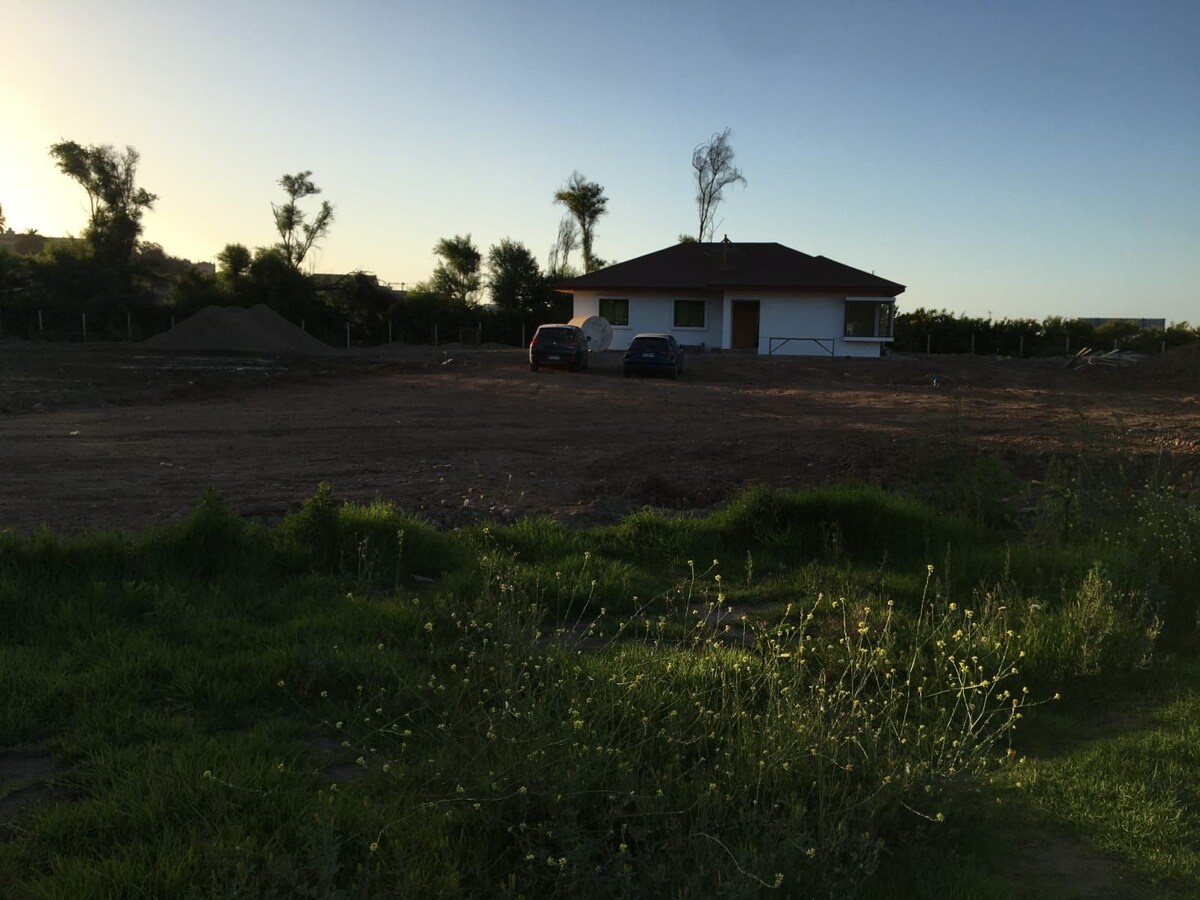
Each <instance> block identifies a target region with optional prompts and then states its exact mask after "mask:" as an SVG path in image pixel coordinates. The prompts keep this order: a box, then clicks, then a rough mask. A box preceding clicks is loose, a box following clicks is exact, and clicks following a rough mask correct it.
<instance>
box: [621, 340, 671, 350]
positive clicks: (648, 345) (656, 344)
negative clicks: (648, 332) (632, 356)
mask: <svg viewBox="0 0 1200 900" xmlns="http://www.w3.org/2000/svg"><path fill="white" fill-rule="evenodd" d="M629 349H630V350H653V351H654V352H655V353H670V352H671V345H670V344H669V343H668V342H667V339H666V338H661V337H639V338H634V339H633V342H632V343H631V344H630V345H629Z"/></svg>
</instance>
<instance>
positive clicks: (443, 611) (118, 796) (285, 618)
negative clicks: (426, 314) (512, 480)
mask: <svg viewBox="0 0 1200 900" xmlns="http://www.w3.org/2000/svg"><path fill="white" fill-rule="evenodd" d="M989 477H991V476H990V475H989ZM1193 509H1194V507H1193V506H1191V505H1190V500H1188V499H1187V497H1186V496H1181V495H1180V494H1178V493H1176V494H1168V493H1165V492H1162V491H1158V490H1155V491H1149V490H1147V491H1144V492H1143V493H1142V494H1141V495H1140V496H1137V497H1133V498H1131V499H1130V500H1129V501H1128V502H1127V503H1125V504H1124V505H1122V506H1120V507H1119V508H1118V509H1117V510H1116V511H1115V512H1114V514H1113V515H1112V516H1110V517H1109V518H1108V519H1105V520H1104V521H1102V522H1097V523H1096V524H1094V525H1093V527H1092V531H1091V533H1085V532H1083V531H1082V530H1081V529H1078V530H1076V531H1075V533H1074V534H1073V535H1072V536H1071V537H1070V539H1069V540H1068V541H1067V542H1066V543H1065V544H1064V543H1063V542H1062V541H1055V540H1053V539H1049V538H1047V537H1046V529H1045V528H1043V529H1042V530H1040V531H1039V527H1040V524H1041V523H1042V522H1044V519H1040V520H1038V522H1035V523H1033V527H1032V529H1031V534H1033V535H1034V537H1035V539H1032V540H1024V539H1022V538H1021V537H1020V535H1018V534H1014V533H1013V532H1012V530H1011V529H1009V530H1006V531H1004V532H996V531H993V530H990V529H989V527H988V525H987V524H986V523H985V522H983V521H982V520H977V521H974V522H973V521H970V520H969V519H963V518H955V517H953V516H948V515H945V514H943V513H940V512H938V511H937V510H935V509H934V508H932V507H930V506H928V505H926V504H924V503H922V502H920V501H917V500H913V499H907V498H901V497H898V496H895V495H889V494H886V493H884V492H881V491H879V490H877V489H871V488H866V487H861V486H848V487H831V488H827V489H823V490H820V491H814V492H810V493H805V494H785V493H778V492H771V491H767V490H764V489H756V490H753V491H750V492H748V493H747V494H746V495H744V496H742V497H741V498H739V499H738V500H736V501H735V502H733V503H731V504H730V505H728V506H727V507H725V508H723V509H721V510H720V511H718V512H715V513H713V514H711V515H709V516H707V517H703V518H693V517H685V516H667V515H660V514H654V513H649V512H643V513H639V514H636V515H634V516H632V517H630V518H629V519H627V520H626V521H624V522H622V523H620V524H618V525H614V526H610V527H607V528H600V529H596V530H594V531H591V532H574V531H570V530H568V529H566V528H564V527H563V526H561V525H559V524H557V523H554V522H551V521H548V520H529V521H523V522H519V523H517V524H514V525H512V526H507V527H489V528H478V529H475V530H470V531H467V532H463V533H458V534H443V533H440V532H437V531H436V530H434V529H432V528H430V527H429V526H428V525H426V524H424V523H422V522H420V521H418V520H415V519H413V518H411V517H408V516H405V515H403V514H401V513H399V512H398V511H397V510H395V509H394V508H392V507H390V506H388V505H386V504H382V503H376V504H372V505H368V506H357V505H343V504H340V503H338V502H337V501H336V499H335V498H334V497H333V495H332V492H331V491H329V490H328V489H327V488H322V490H321V491H319V492H318V494H317V495H316V496H315V497H313V498H312V499H311V500H310V501H308V502H307V503H306V504H305V505H304V506H303V508H302V509H300V510H298V511H297V512H296V513H294V514H293V515H291V516H289V517H287V518H286V519H285V520H284V521H283V522H282V523H281V524H280V525H279V526H277V527H275V528H265V527H263V526H260V525H257V524H255V523H251V522H246V521H244V520H242V519H240V518H239V517H238V516H236V515H235V514H234V513H233V512H231V511H230V510H228V509H227V508H226V507H225V506H224V505H223V504H222V503H221V502H220V500H219V498H216V497H215V496H211V495H210V496H206V497H205V498H204V499H203V500H202V501H201V502H200V504H199V505H198V506H197V509H196V510H195V512H194V513H193V514H192V515H191V516H190V517H189V518H188V519H187V520H186V521H184V522H182V523H180V524H178V525H174V526H166V527H161V528H156V529H152V530H149V531H146V532H144V533H141V534H116V533H112V534H93V535H85V536H81V537H72V538H67V537H60V536H57V535H53V534H50V533H46V532H40V533H37V534H34V535H30V536H22V535H17V534H13V533H0V759H2V758H3V754H4V753H5V751H6V749H7V752H8V753H9V755H10V756H11V755H12V754H20V753H28V752H32V751H36V752H39V753H41V752H48V753H50V754H51V755H52V756H53V757H54V760H55V765H56V772H55V774H54V775H53V776H52V781H53V786H54V796H55V798H56V802H49V803H43V804H41V805H38V806H35V807H33V808H32V809H27V810H26V811H25V812H23V813H21V814H19V815H18V817H17V819H16V820H15V821H14V822H13V823H12V824H11V825H9V826H7V827H5V826H3V825H0V828H3V829H4V834H3V837H4V840H0V885H4V887H5V890H6V891H7V893H6V894H5V896H6V897H7V896H11V897H13V898H27V897H28V898H33V897H76V896H87V897H128V896H180V897H208V896H213V897H216V896H219V897H275V896H277V897H295V896H313V897H375V896H410V895H411V896H459V895H467V896H514V897H515V896H531V897H533V896H559V895H561V896H640V895H649V896H659V895H662V896H680V897H692V896H694V897H707V896H714V895H719V896H730V897H738V896H748V897H749V896H760V895H767V894H771V893H776V894H778V895H781V896H809V895H811V896H829V895H831V894H833V895H837V896H864V897H886V896H897V895H905V896H930V897H932V896H956V897H957V896H963V897H967V896H977V897H1010V896H1034V895H1035V894H1036V895H1038V896H1039V897H1049V898H1053V897H1069V896H1072V893H1071V892H1072V890H1073V886H1072V884H1071V883H1069V879H1068V880H1067V881H1063V879H1061V878H1058V877H1056V876H1055V875H1054V872H1053V871H1052V869H1051V868H1049V867H1048V865H1047V864H1046V861H1045V860H1044V859H1043V860H1040V861H1039V859H1038V858H1036V853H1035V855H1034V857H1030V855H1029V854H1030V853H1031V852H1034V851H1035V850H1036V847H1034V848H1032V849H1031V843H1039V842H1040V843H1046V842H1050V843H1051V844H1054V842H1059V845H1061V846H1059V852H1061V853H1067V851H1070V852H1069V853H1067V855H1070V854H1074V856H1075V857H1078V858H1079V859H1080V860H1082V862H1083V863H1086V862H1087V861H1088V859H1089V857H1088V856H1087V854H1096V855H1097V857H1096V858H1098V859H1101V860H1103V862H1104V865H1105V866H1106V867H1107V868H1105V872H1106V873H1107V874H1106V876H1105V877H1108V878H1110V880H1113V882H1114V883H1118V882H1119V884H1120V886H1121V887H1122V890H1125V889H1126V888H1128V890H1127V891H1126V893H1127V894H1128V895H1130V896H1146V897H1175V896H1187V895H1189V892H1192V893H1195V892H1194V885H1195V884H1196V878H1197V874H1198V873H1197V851H1198V850H1200V833H1198V829H1197V818H1196V809H1197V806H1196V800H1197V797H1196V789H1195V787H1194V785H1196V784H1200V772H1197V771H1196V768H1197V763H1198V760H1200V754H1198V752H1197V751H1196V749H1195V748H1196V747H1197V746H1200V745H1198V744H1197V741H1196V739H1197V738H1198V737H1200V702H1198V701H1197V695H1196V693H1195V687H1196V684H1197V675H1198V674H1200V671H1198V670H1197V668H1196V664H1195V663H1194V661H1192V660H1191V659H1190V658H1188V657H1173V658H1160V659H1159V660H1158V661H1157V662H1154V663H1153V664H1151V665H1150V666H1149V667H1148V668H1146V667H1145V666H1144V664H1145V663H1146V661H1147V660H1148V659H1150V653H1151V651H1152V649H1153V646H1154V635H1155V618H1154V617H1155V615H1156V614H1159V613H1162V612H1163V611H1164V610H1168V609H1169V610H1173V611H1175V613H1178V612H1179V611H1180V610H1183V609H1186V608H1187V604H1188V602H1191V603H1192V604H1193V608H1194V596H1192V597H1191V599H1190V601H1189V599H1188V597H1187V596H1185V595H1184V593H1183V590H1184V586H1185V585H1186V584H1187V581H1186V579H1184V578H1183V576H1182V574H1181V573H1179V572H1177V571H1175V570H1173V569H1172V568H1171V565H1170V563H1169V561H1168V560H1167V559H1166V557H1165V555H1164V554H1163V553H1156V552H1148V551H1147V549H1146V548H1147V545H1148V542H1149V541H1151V539H1152V537H1153V536H1155V535H1159V536H1161V535H1163V534H1166V535H1167V536H1168V537H1170V539H1171V541H1173V542H1174V543H1172V544H1171V546H1172V547H1173V548H1175V549H1174V552H1190V549H1191V548H1194V547H1196V546H1200V542H1197V534H1198V530H1197V528H1196V522H1197V519H1196V517H1195V516H1194V515H1193ZM1055 514H1056V513H1055V511H1054V509H1051V510H1050V511H1049V512H1048V513H1046V516H1049V517H1051V518H1053V516H1054V515H1055ZM1005 527H1006V528H1008V526H1007V525H1005ZM1050 531H1053V529H1052V528H1051V529H1050ZM1180 548H1182V549H1180ZM931 568H932V571H931ZM413 576H421V580H417V579H414V577H413ZM425 579H433V581H428V580H425ZM1022 653H1024V655H1023V656H1022V655H1021V654H1022ZM1013 669H1016V671H1011V670H1013ZM1131 673H1132V674H1131ZM1024 688H1028V689H1029V691H1030V693H1029V694H1025V693H1023V689H1024ZM1006 691H1007V692H1009V693H1008V694H1005V693H1004V692H1006ZM1056 691H1062V692H1063V693H1064V695H1065V698H1066V699H1065V700H1063V701H1062V702H1060V703H1054V702H1051V701H1050V700H1049V698H1050V696H1051V695H1052V694H1053V693H1054V692H1056ZM1012 700H1016V702H1017V707H1016V708H1015V709H1014V708H1013V707H1012V706H1011V701H1012ZM1043 701H1045V702H1044V703H1043ZM1039 704H1041V705H1039ZM1100 708H1102V709H1104V710H1106V711H1121V710H1127V711H1128V712H1127V713H1120V714H1118V713H1116V712H1114V713H1113V715H1115V716H1116V721H1118V722H1120V723H1121V725H1122V727H1119V728H1111V729H1108V728H1106V727H1097V726H1095V721H1094V720H1095V714H1096V710H1097V709H1100ZM1018 714H1022V715H1023V716H1024V718H1022V719H1020V721H1018ZM1126 724H1128V725H1129V726H1130V727H1124V726H1125V725H1126ZM1014 726H1015V729H1014ZM1010 745H1011V751H1010ZM1021 758H1024V761H1023V762H1019V761H1018V760H1019V759H1021ZM31 784H32V782H21V781H19V780H17V781H10V782H9V783H7V784H4V785H0V802H3V801H4V797H5V796H6V795H9V794H12V793H13V792H15V791H20V790H21V789H22V788H28V787H30V786H31ZM1031 835H1037V836H1038V838H1037V841H1036V842H1034V841H1031V837H1030V836H1031ZM1055 846H1058V845H1055ZM1063 848H1066V849H1065V850H1064V849H1063ZM1031 860H1032V861H1031ZM1122 879H1123V880H1122ZM896 891H899V892H900V893H899V894H897V893H896Z"/></svg>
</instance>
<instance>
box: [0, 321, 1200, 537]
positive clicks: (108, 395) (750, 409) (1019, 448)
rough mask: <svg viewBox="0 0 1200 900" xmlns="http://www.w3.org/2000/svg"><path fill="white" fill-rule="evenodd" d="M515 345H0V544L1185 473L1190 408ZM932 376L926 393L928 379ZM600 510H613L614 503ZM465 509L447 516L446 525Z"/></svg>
mask: <svg viewBox="0 0 1200 900" xmlns="http://www.w3.org/2000/svg"><path fill="white" fill-rule="evenodd" d="M522 359H523V358H522V353H521V351H519V350H513V349H482V350H480V349H469V350H468V349H459V348H453V349H443V350H434V349H432V348H407V349H404V348H397V349H394V350H392V351H383V352H374V353H356V354H352V355H350V356H348V357H339V358H336V359H333V360H330V359H329V358H320V359H310V360H304V359H287V358H272V357H237V356H233V357H229V356H198V355H195V354H193V355H190V356H188V355H181V354H165V353H157V354H155V353H147V352H146V350H145V348H144V347H140V348H139V347H136V346H134V347H130V346H123V345H113V346H108V347H97V346H92V347H69V346H61V345H59V346H51V345H36V344H29V343H19V342H11V341H10V342H3V343H0V526H15V527H18V528H32V527H36V526H37V525H39V524H42V523H45V524H48V525H50V526H52V527H54V528H67V529H83V528H93V527H126V528H128V527H135V526H139V525H143V524H146V523H150V522H155V521H162V520H169V519H174V518H177V517H179V516H181V515H183V514H185V513H186V512H187V511H188V510H189V509H190V508H191V507H192V506H193V505H194V504H195V502H196V500H197V498H198V497H199V495H200V493H201V492H202V491H203V490H204V489H205V488H207V487H213V488H216V489H217V490H218V491H220V492H221V493H222V494H223V495H224V496H225V497H226V498H227V499H228V500H229V502H230V503H231V504H232V505H233V506H234V507H235V508H236V509H238V510H239V511H241V512H242V513H244V514H246V515H251V516H258V517H261V518H264V519H266V520H274V519H276V518H278V517H279V516H281V515H282V514H283V513H285V512H286V511H287V510H289V509H293V508H295V507H296V506H297V505H298V504H299V503H300V502H301V501H302V500H303V499H304V498H305V497H307V496H309V495H311V494H312V492H313V490H314V488H315V486H316V485H317V483H318V482H320V481H328V482H331V483H332V484H333V486H334V488H335V490H336V491H337V493H338V495H339V496H342V497H346V498H353V499H363V500H369V499H371V498H373V497H375V496H377V495H378V496H380V497H383V498H385V499H389V500H395V501H396V502H398V503H399V504H400V505H401V506H403V507H405V508H408V509H411V510H416V511H420V512H422V513H424V514H425V515H427V516H429V517H430V518H433V519H435V520H438V521H441V522H443V523H446V524H455V523H456V522H459V521H463V520H465V518H468V517H470V516H471V515H474V514H476V512H478V511H482V512H483V513H485V514H489V515H498V516H504V517H510V516H513V515H519V514H523V513H529V512H548V513H554V514H559V515H569V514H571V513H572V512H575V513H579V512H580V511H582V512H583V515H582V516H580V517H579V520H580V521H588V513H589V511H595V512H596V513H597V515H600V514H602V513H603V511H605V510H608V511H610V512H611V511H612V510H614V509H615V510H617V511H621V510H622V509H624V508H636V507H637V506H640V505H643V504H654V505H666V506H672V507H680V508H689V507H704V506H708V505H711V504H713V503H715V502H717V501H719V500H721V499H723V498H725V497H727V496H729V495H730V494H731V493H734V492H736V491H737V490H739V489H740V488H742V487H744V486H745V485H747V484H750V483H755V482H761V483H766V484H770V485H776V486H781V487H801V486H806V485H813V484H818V483H821V482H824V481H827V480H830V479H840V478H848V477H854V478H861V479H864V480H868V481H872V482H879V483H884V484H887V483H889V482H891V481H893V480H894V479H896V478H899V477H901V476H903V475H905V474H906V473H910V472H911V471H913V469H914V468H915V467H920V466H926V467H935V470H934V471H933V472H932V473H931V475H932V477H935V478H936V477H937V476H936V467H937V466H939V465H941V463H940V462H939V460H944V459H945V458H946V457H947V456H948V454H949V453H950V452H951V450H955V449H964V450H967V451H969V452H972V451H976V450H979V451H986V452H989V453H994V454H997V455H999V456H1001V457H1002V458H1003V459H1005V460H1006V461H1007V462H1008V463H1009V464H1011V465H1013V466H1015V467H1016V468H1018V469H1027V470H1029V471H1031V472H1034V471H1037V469H1038V467H1039V466H1040V465H1041V464H1042V463H1043V461H1044V460H1045V458H1046V457H1047V456H1048V455H1049V454H1051V453H1054V452H1058V451H1060V450H1063V449H1066V448H1070V447H1076V446H1081V445H1084V444H1093V445H1107V444H1111V443H1112V442H1114V441H1117V440H1120V441H1122V442H1123V443H1124V445H1125V446H1127V447H1128V448H1129V450H1130V451H1131V452H1134V453H1164V454H1167V456H1168V457H1169V459H1171V460H1172V461H1175V462H1177V463H1178V464H1181V465H1182V464H1187V463H1189V462H1190V463H1192V464H1195V463H1196V462H1198V461H1200V389H1191V388H1190V387H1189V386H1188V385H1184V386H1183V387H1179V386H1173V387H1166V386H1161V385H1159V384H1158V383H1157V382H1154V381H1149V382H1148V381H1147V380H1145V379H1138V378H1136V377H1134V376H1133V375H1131V374H1130V373H1129V372H1128V371H1120V372H1108V371H1106V372H1097V373H1077V372H1067V371H1065V370H1064V369H1063V368H1062V365H1061V363H1058V362H1052V361H1042V362H1029V361H1017V360H1007V361H1005V360H989V359H980V358H972V357H945V358H937V357H935V358H933V359H932V360H930V359H899V358H895V357H892V358H888V359H883V360H871V361H850V360H835V359H822V360H801V359H762V358H757V357H744V356H734V355H730V354H709V355H704V356H694V357H689V358H688V361H687V369H686V371H685V374H684V378H683V380H681V381H679V382H671V381H666V380H642V379H622V378H621V377H620V372H619V355H615V354H604V355H601V357H600V358H599V359H597V360H596V361H595V362H594V363H593V366H592V370H591V371H590V372H588V373H583V374H579V375H571V374H567V373H561V372H553V371H550V372H547V371H543V372H539V373H537V374H533V373H530V372H529V371H528V368H527V367H526V366H525V365H523V362H522ZM934 374H937V375H938V380H939V383H940V386H939V387H934V386H933V383H932V382H933V379H932V376H933V375H934ZM614 504H615V506H614ZM464 509H465V510H467V512H465V513H464V512H463V510H464Z"/></svg>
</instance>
